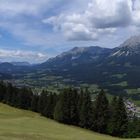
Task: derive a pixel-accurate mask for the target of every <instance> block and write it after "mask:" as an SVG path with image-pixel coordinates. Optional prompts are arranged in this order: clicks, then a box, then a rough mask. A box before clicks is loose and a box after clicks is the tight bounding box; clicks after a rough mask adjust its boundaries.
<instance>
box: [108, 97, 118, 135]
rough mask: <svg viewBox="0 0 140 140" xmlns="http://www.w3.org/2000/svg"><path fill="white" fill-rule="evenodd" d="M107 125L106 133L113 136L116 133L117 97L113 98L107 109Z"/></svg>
mask: <svg viewBox="0 0 140 140" xmlns="http://www.w3.org/2000/svg"><path fill="white" fill-rule="evenodd" d="M109 109H110V110H109V114H110V115H109V116H110V118H109V124H108V133H109V134H111V135H114V134H115V132H116V126H115V125H116V123H115V121H116V110H117V97H116V96H114V97H113V99H112V101H111V104H110V107H109Z"/></svg>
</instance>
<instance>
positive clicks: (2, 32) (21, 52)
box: [0, 0, 140, 63]
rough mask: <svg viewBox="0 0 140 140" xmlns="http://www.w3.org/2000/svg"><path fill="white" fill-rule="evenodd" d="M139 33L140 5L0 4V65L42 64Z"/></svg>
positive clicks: (78, 0)
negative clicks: (13, 63)
mask: <svg viewBox="0 0 140 140" xmlns="http://www.w3.org/2000/svg"><path fill="white" fill-rule="evenodd" d="M139 31H140V0H112V1H110V0H70V1H69V0H0V61H29V62H31V63H38V62H43V61H46V60H47V59H48V58H50V57H53V56H56V55H57V54H59V53H61V52H63V51H66V50H69V49H71V48H73V47H75V46H79V47H80V46H82V47H83V46H91V45H92V46H94V45H99V46H102V47H109V48H113V47H116V46H119V45H120V44H121V43H122V42H123V41H124V40H126V39H127V38H129V37H130V36H133V35H138V34H139Z"/></svg>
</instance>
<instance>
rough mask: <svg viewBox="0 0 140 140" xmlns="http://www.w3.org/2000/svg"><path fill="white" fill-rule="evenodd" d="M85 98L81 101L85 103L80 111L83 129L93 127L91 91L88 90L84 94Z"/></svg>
mask: <svg viewBox="0 0 140 140" xmlns="http://www.w3.org/2000/svg"><path fill="white" fill-rule="evenodd" d="M81 96H83V97H81V100H82V101H83V102H82V104H81V110H80V116H79V118H80V123H79V124H80V126H81V127H83V128H89V129H90V128H91V126H92V113H93V112H92V102H91V97H90V93H89V91H88V90H87V89H86V91H85V93H82V95H81Z"/></svg>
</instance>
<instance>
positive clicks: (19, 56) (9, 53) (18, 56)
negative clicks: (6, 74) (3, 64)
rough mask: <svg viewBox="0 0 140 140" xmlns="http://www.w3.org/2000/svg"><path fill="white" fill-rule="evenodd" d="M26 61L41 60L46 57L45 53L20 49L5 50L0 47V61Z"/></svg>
mask: <svg viewBox="0 0 140 140" xmlns="http://www.w3.org/2000/svg"><path fill="white" fill-rule="evenodd" d="M25 59H26V61H29V62H33V60H34V62H36V61H37V62H41V61H45V60H46V59H47V55H46V54H43V53H39V52H32V51H21V50H6V49H0V60H2V61H7V60H8V61H10V60H15V61H24V60H25Z"/></svg>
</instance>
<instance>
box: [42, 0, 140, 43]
mask: <svg viewBox="0 0 140 140" xmlns="http://www.w3.org/2000/svg"><path fill="white" fill-rule="evenodd" d="M43 22H44V23H46V24H51V25H52V26H53V30H54V31H61V32H62V33H63V34H64V36H65V37H66V38H67V39H68V40H81V41H83V40H87V41H88V40H96V39H98V38H100V37H101V36H102V35H104V34H106V35H111V34H115V32H116V31H117V30H119V29H120V28H126V27H128V29H129V28H130V26H135V27H137V26H138V25H140V1H139V0H113V1H108V0H91V1H90V2H89V3H88V6H87V8H86V9H84V11H81V12H79V13H75V12H72V13H66V14H65V13H61V14H60V15H57V16H52V17H50V18H47V19H44V20H43Z"/></svg>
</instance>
